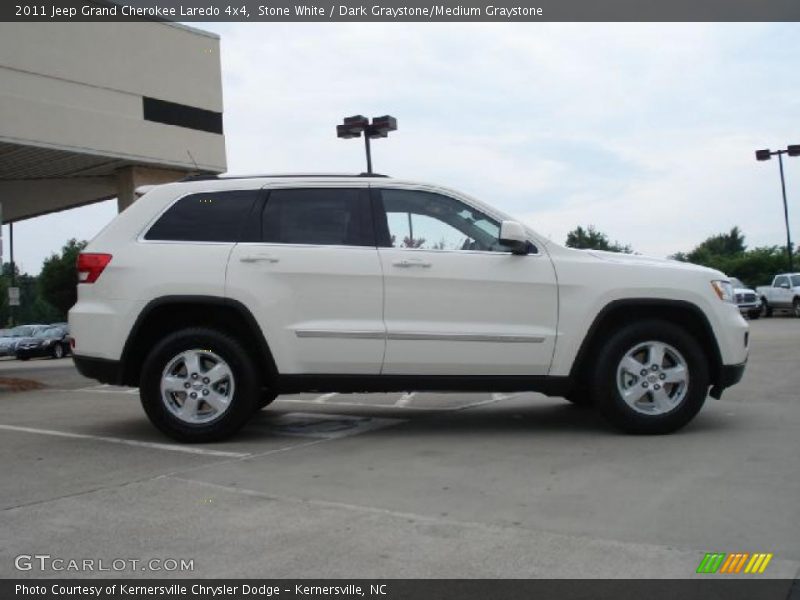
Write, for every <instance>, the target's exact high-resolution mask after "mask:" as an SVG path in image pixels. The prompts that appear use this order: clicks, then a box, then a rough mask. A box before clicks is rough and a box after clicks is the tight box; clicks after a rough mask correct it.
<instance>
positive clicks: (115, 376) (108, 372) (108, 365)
mask: <svg viewBox="0 0 800 600" xmlns="http://www.w3.org/2000/svg"><path fill="white" fill-rule="evenodd" d="M72 360H73V361H74V362H75V368H77V369H78V373H80V374H81V375H83V376H84V377H88V378H89V379H96V380H97V381H99V382H100V383H109V384H111V385H120V383H121V381H122V365H121V363H120V362H119V361H118V360H109V359H107V358H94V357H92V356H73V357H72Z"/></svg>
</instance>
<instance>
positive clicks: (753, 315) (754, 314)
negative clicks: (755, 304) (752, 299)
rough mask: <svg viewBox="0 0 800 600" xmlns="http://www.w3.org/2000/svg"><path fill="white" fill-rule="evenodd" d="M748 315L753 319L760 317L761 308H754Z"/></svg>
mask: <svg viewBox="0 0 800 600" xmlns="http://www.w3.org/2000/svg"><path fill="white" fill-rule="evenodd" d="M747 316H748V317H750V319H752V320H755V319H758V318H759V317H760V316H761V309H760V308H756V309H754V310H751V311H750V312H748V313H747Z"/></svg>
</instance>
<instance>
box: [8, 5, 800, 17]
mask: <svg viewBox="0 0 800 600" xmlns="http://www.w3.org/2000/svg"><path fill="white" fill-rule="evenodd" d="M141 19H150V20H166V21H183V22H204V21H205V22H212V21H228V22H235V21H240V22H303V21H306V22H308V21H328V22H337V21H338V22H343V21H347V22H357V21H382V22H410V21H423V22H468V21H492V22H536V21H543V22H554V21H560V22H781V21H782V22H798V21H800V1H798V0H455V1H453V0H114V1H111V0H55V1H53V0H50V1H46V0H38V1H37V0H5V1H3V2H2V3H0V21H16V22H48V21H49V22H53V21H58V22H70V21H81V22H91V21H94V22H111V21H137V20H141Z"/></svg>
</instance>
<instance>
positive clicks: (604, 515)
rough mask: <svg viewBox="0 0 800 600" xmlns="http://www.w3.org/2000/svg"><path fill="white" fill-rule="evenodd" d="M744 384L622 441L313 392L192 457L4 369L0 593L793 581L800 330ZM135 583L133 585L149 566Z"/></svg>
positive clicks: (760, 339) (758, 332)
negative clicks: (306, 581) (739, 557)
mask: <svg viewBox="0 0 800 600" xmlns="http://www.w3.org/2000/svg"><path fill="white" fill-rule="evenodd" d="M751 337H752V351H751V358H750V364H749V367H748V369H747V372H746V374H745V379H744V380H743V382H742V383H741V384H740V385H739V386H737V387H735V388H732V389H730V390H728V391H727V392H726V393H725V396H724V397H723V400H722V401H714V400H710V399H709V401H708V403H707V404H706V407H705V409H704V410H703V411H702V413H701V414H700V416H699V417H698V418H697V419H696V420H695V421H694V422H693V423H691V424H690V425H689V426H688V427H687V428H686V429H684V430H683V431H681V432H679V433H677V434H674V435H670V436H663V437H633V436H625V435H621V434H618V433H617V432H615V431H614V430H612V429H611V428H609V427H608V426H607V425H606V424H605V423H604V422H603V421H602V420H601V419H600V418H599V417H597V416H595V415H594V414H593V413H592V412H590V411H585V410H581V409H578V408H575V407H573V406H571V405H570V404H568V403H567V402H566V401H564V400H561V399H557V398H546V397H544V396H540V395H538V394H494V395H492V394H453V395H444V394H413V393H407V394H386V395H335V394H326V395H322V396H314V395H298V396H287V397H282V398H279V399H278V400H277V401H276V402H275V403H274V404H273V405H272V406H271V407H270V408H269V409H268V410H266V411H262V412H260V413H259V414H258V415H256V417H255V418H254V419H253V422H252V423H251V425H249V426H248V427H247V428H246V429H245V430H244V431H243V432H242V434H241V435H239V436H237V437H236V438H235V439H234V440H232V441H230V442H226V443H221V444H214V445H200V446H183V445H178V444H174V443H172V442H171V441H170V440H169V439H167V438H165V437H163V436H161V435H160V434H159V433H158V432H157V431H155V430H154V429H153V428H152V427H151V425H150V424H149V422H148V421H147V420H146V418H145V416H144V414H143V412H142V410H141V407H140V405H139V401H138V396H137V394H136V390H131V389H125V388H113V387H109V386H103V385H98V384H97V383H96V382H92V381H89V380H87V379H84V378H82V377H80V376H79V375H78V374H77V373H76V372H75V371H74V369H73V368H72V366H71V361H69V360H61V361H53V360H41V361H39V360H36V361H30V362H28V363H20V362H18V361H13V360H3V361H0V381H1V380H2V378H18V379H26V380H34V381H37V382H39V383H40V384H41V385H42V386H43V387H42V388H41V389H34V390H28V391H8V390H6V391H1V392H0V406H1V407H2V411H1V412H0V453H2V463H1V464H2V486H1V487H0V508H1V509H2V513H1V516H0V531H2V536H0V537H2V538H3V543H2V544H0V577H28V576H30V577H43V576H44V577H48V576H53V577H60V576H86V575H92V573H71V572H56V571H40V570H38V569H37V568H34V569H33V570H31V571H24V572H20V571H17V570H16V569H15V567H14V562H15V557H16V556H18V555H20V554H49V555H51V556H53V557H62V558H66V559H73V558H74V559H84V558H94V559H103V560H105V561H109V562H110V561H111V560H113V559H117V558H122V559H130V558H134V559H140V560H143V561H144V560H148V559H151V558H162V559H163V558H173V559H178V560H180V559H192V560H193V561H194V570H193V571H191V572H185V571H184V572H181V571H170V572H165V571H161V572H155V573H154V572H145V571H140V570H131V569H128V570H124V571H122V572H110V573H109V572H105V573H94V575H100V576H148V577H153V576H156V577H180V576H185V577H189V576H194V577H208V578H210V577H291V578H294V577H381V578H383V577H454V578H460V577H492V578H495V577H503V578H512V577H522V578H527V577H570V578H574V577H613V578H618V577H625V578H629V577H664V578H668V577H669V578H672V577H680V578H685V577H691V576H693V575H694V572H695V569H696V568H697V566H698V564H699V562H700V560H701V559H702V557H703V555H704V553H706V552H770V553H774V558H773V560H772V562H771V563H770V565H769V568H768V569H767V571H766V573H765V575H764V576H771V577H784V578H792V577H796V576H797V574H798V567H800V461H798V456H800V368H799V367H800V319H791V318H774V319H768V320H759V321H754V322H753V323H752V334H751ZM137 569H138V568H137Z"/></svg>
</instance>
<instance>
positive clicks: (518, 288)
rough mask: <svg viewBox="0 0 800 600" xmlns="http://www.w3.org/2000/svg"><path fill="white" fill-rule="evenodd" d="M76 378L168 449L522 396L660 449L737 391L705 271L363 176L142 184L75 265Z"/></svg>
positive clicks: (729, 329)
mask: <svg viewBox="0 0 800 600" xmlns="http://www.w3.org/2000/svg"><path fill="white" fill-rule="evenodd" d="M78 271H79V279H80V284H79V285H78V302H77V304H76V305H75V306H74V307H73V308H72V310H71V311H70V316H69V320H70V326H71V328H72V333H73V337H74V354H75V363H76V365H77V367H78V369H79V370H80V371H81V373H83V374H84V375H86V376H88V377H92V378H95V379H97V380H99V381H101V382H105V383H112V384H123V385H130V386H138V387H139V388H140V394H141V400H142V404H143V406H144V409H145V411H146V412H147V415H148V416H149V417H150V419H151V420H152V422H153V423H154V424H155V425H156V427H158V428H159V429H160V430H161V431H163V432H164V433H166V434H167V435H170V436H172V437H174V438H176V439H179V440H183V441H189V442H192V441H194V442H199V441H210V440H218V439H223V438H225V437H227V436H230V435H231V434H233V433H234V432H236V431H237V430H238V429H239V428H240V427H242V426H243V425H244V424H245V423H246V421H247V420H248V419H249V417H250V416H251V415H252V414H253V412H254V411H255V410H257V409H259V408H261V407H263V406H266V405H267V404H268V403H269V402H271V401H272V400H273V399H274V398H275V397H276V396H277V395H278V394H283V393H293V392H310V391H317V392H378V391H382V392H386V391H405V390H430V391H433V390H440V391H538V392H543V393H545V394H548V395H553V396H564V397H566V398H567V399H568V400H570V401H572V402H574V403H576V404H586V405H589V404H591V405H594V406H596V407H597V408H598V409H599V410H600V411H601V412H602V413H603V414H604V415H605V416H606V417H607V418H608V419H610V420H611V421H612V422H613V423H615V424H616V425H617V426H619V427H620V428H622V429H624V430H626V431H630V432H635V433H666V432H671V431H674V430H676V429H678V428H680V427H682V426H683V425H685V424H686V423H687V422H688V421H690V420H691V419H692V418H693V417H694V416H695V415H696V414H697V412H698V411H699V410H700V408H701V407H702V405H703V403H704V401H705V398H706V395H707V394H708V393H709V389H710V393H711V395H712V396H714V397H717V398H718V397H719V396H720V394H721V393H722V390H723V389H724V388H725V387H727V386H730V385H733V384H734V383H736V382H738V381H739V379H740V378H741V376H742V373H743V371H744V364H745V362H746V360H747V353H748V349H747V323H746V322H745V321H744V320H743V319H742V317H741V315H740V314H739V311H738V309H737V307H736V305H735V304H734V303H733V294H732V290H731V286H730V284H729V283H728V281H727V279H726V277H725V275H723V274H722V273H719V272H717V271H713V270H710V269H706V268H701V267H697V266H692V265H687V264H682V263H677V262H672V261H667V260H657V259H652V258H645V257H641V256H630V255H621V254H612V253H604V252H592V251H581V250H572V249H568V248H563V247H561V246H559V245H557V244H554V243H553V242H551V241H549V240H547V239H545V238H544V237H542V236H540V235H538V234H537V233H535V232H533V231H531V230H529V229H527V228H526V227H524V226H523V225H521V224H520V223H518V222H516V221H513V220H511V219H510V218H509V217H507V216H506V215H504V214H502V213H501V212H499V211H497V210H495V209H493V208H491V207H489V206H487V205H484V204H482V203H480V202H478V201H476V200H474V199H472V198H470V197H467V196H465V195H463V194H460V193H457V192H454V191H452V190H448V189H444V188H441V187H438V186H433V185H424V184H420V183H413V182H409V181H398V180H394V179H390V178H384V177H375V176H373V177H365V176H353V177H348V176H343V177H337V176H319V177H312V176H302V177H250V178H205V179H202V178H201V179H195V180H189V181H184V182H180V183H175V184H169V185H163V186H159V187H155V188H153V189H151V190H150V191H148V192H147V193H146V194H145V195H144V196H143V197H141V198H140V199H139V200H138V201H137V202H135V203H134V204H133V205H132V206H131V207H129V208H128V209H127V210H125V211H124V212H123V213H122V214H120V215H119V216H118V217H117V218H116V219H115V220H114V221H113V222H112V223H111V224H110V225H109V226H108V227H106V228H105V229H104V230H103V231H102V232H101V233H100V234H99V235H98V236H97V237H96V238H95V239H94V240H93V241H92V242H91V244H89V246H88V247H87V248H86V251H85V252H84V253H83V254H81V255H80V258H79V259H78Z"/></svg>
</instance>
